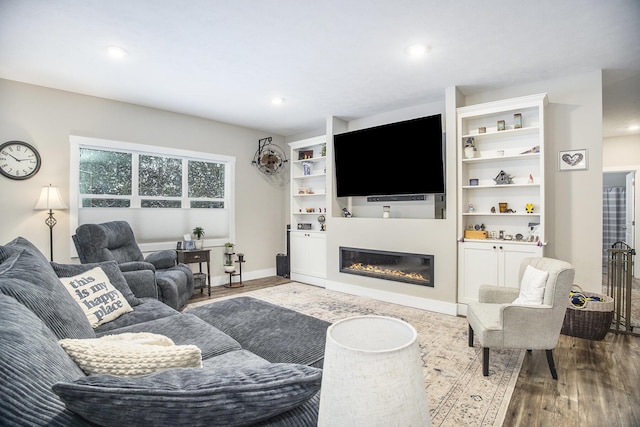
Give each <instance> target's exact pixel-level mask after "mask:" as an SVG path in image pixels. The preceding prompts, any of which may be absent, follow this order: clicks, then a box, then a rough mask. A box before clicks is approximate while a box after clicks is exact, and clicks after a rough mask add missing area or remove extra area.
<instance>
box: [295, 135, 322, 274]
mask: <svg viewBox="0 0 640 427" xmlns="http://www.w3.org/2000/svg"><path fill="white" fill-rule="evenodd" d="M326 141H327V139H326V137H325V136H320V137H315V138H309V139H304V140H301V141H296V142H292V143H290V144H289V145H290V147H291V240H290V244H291V246H290V254H291V278H292V279H293V280H300V281H304V282H305V283H311V284H316V283H314V278H326V275H327V271H326V270H327V267H326V264H327V263H326V259H327V255H326V247H327V243H326V234H325V231H324V229H323V223H322V222H321V221H320V219H321V217H322V216H323V217H324V218H325V219H326V218H328V211H329V209H328V198H327V190H326V189H327V172H326V171H327V156H326Z"/></svg>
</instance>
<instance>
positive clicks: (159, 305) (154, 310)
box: [95, 298, 180, 336]
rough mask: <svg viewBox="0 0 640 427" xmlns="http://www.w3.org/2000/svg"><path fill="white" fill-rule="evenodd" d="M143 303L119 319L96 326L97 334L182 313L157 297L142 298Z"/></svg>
mask: <svg viewBox="0 0 640 427" xmlns="http://www.w3.org/2000/svg"><path fill="white" fill-rule="evenodd" d="M141 301H142V303H141V304H138V305H136V306H135V307H133V311H131V312H129V313H126V314H123V315H122V316H120V317H118V318H117V319H114V320H112V321H111V322H108V323H103V324H102V325H100V326H98V327H97V328H95V332H96V335H97V336H101V335H104V334H107V333H109V332H110V331H114V330H116V329H120V328H124V327H126V326H131V325H136V324H138V323H144V322H148V321H150V320H155V319H161V318H163V317H168V316H175V315H176V314H180V312H179V311H177V310H174V309H173V308H171V307H169V306H168V305H167V304H164V303H163V302H161V301H158V300H157V299H155V298H141Z"/></svg>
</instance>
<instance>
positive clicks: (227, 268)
mask: <svg viewBox="0 0 640 427" xmlns="http://www.w3.org/2000/svg"><path fill="white" fill-rule="evenodd" d="M224 271H225V273H233V272H234V271H236V266H235V265H226V264H225V266H224Z"/></svg>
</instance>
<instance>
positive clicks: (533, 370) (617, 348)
mask: <svg viewBox="0 0 640 427" xmlns="http://www.w3.org/2000/svg"><path fill="white" fill-rule="evenodd" d="M553 354H554V359H555V362H556V368H557V370H558V380H554V379H552V378H551V374H550V372H549V365H548V364H547V359H546V356H545V353H544V351H533V352H531V353H527V354H526V355H525V358H524V363H523V365H522V369H521V370H520V375H519V376H518V381H517V383H516V388H515V390H514V392H513V396H512V397H511V402H510V404H509V409H508V411H507V415H506V417H505V421H504V424H503V426H505V427H507V426H509V427H510V426H554V427H565V426H580V427H586V426H594V427H595V426H620V427H627V426H640V338H639V337H635V336H631V335H623V334H614V333H611V332H610V333H608V334H607V336H606V337H605V338H604V340H602V341H590V340H585V339H582V338H574V337H568V336H565V335H560V341H559V343H558V346H557V347H556V348H555V350H554V351H553Z"/></svg>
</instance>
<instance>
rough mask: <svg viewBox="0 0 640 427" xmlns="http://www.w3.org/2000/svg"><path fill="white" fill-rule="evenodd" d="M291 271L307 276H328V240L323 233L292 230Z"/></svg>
mask: <svg viewBox="0 0 640 427" xmlns="http://www.w3.org/2000/svg"><path fill="white" fill-rule="evenodd" d="M290 238H291V240H290V243H291V272H292V273H298V274H304V275H307V276H315V277H326V276H327V242H326V236H325V235H324V234H322V233H313V232H301V231H292V232H291V234H290Z"/></svg>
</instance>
